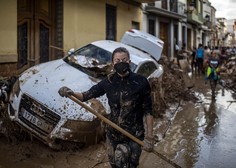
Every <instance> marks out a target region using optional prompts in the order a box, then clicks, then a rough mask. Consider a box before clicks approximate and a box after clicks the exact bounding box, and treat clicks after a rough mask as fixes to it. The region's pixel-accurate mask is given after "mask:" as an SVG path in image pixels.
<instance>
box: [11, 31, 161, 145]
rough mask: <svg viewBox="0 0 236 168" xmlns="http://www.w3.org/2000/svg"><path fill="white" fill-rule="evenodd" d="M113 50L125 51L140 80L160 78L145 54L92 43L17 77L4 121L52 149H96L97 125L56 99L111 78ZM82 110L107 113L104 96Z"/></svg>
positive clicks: (116, 44) (157, 67)
mask: <svg viewBox="0 0 236 168" xmlns="http://www.w3.org/2000/svg"><path fill="white" fill-rule="evenodd" d="M129 33H130V32H129ZM139 33H142V32H139ZM126 35H127V32H126V34H125V35H124V36H126ZM156 39H157V38H156ZM146 40H147V39H144V42H145V41H146ZM157 40H159V39H157ZM144 45H145V44H144ZM158 45H159V43H158ZM117 47H125V48H127V49H128V51H129V52H130V57H131V61H132V63H131V69H132V71H134V72H136V73H139V74H142V75H144V76H146V77H149V76H150V75H151V74H152V75H155V76H156V77H159V76H161V75H162V73H163V68H162V66H161V65H159V64H158V63H157V60H158V59H160V56H159V57H158V56H156V57H155V58H154V57H152V56H151V55H150V54H149V53H148V51H142V50H139V49H138V48H134V47H131V46H129V45H127V44H123V43H121V42H114V41H108V40H102V41H95V42H92V43H90V44H88V45H86V46H84V47H81V48H79V49H78V50H76V51H74V52H72V53H71V54H69V55H68V56H66V57H64V58H63V59H58V60H55V61H50V62H47V63H43V64H39V65H36V66H33V67H31V68H29V69H28V70H26V71H25V72H23V73H22V74H21V75H20V77H19V79H18V80H17V82H16V83H15V84H14V86H13V89H12V91H11V94H10V103H9V107H8V114H9V116H10V119H12V120H13V121H15V122H16V123H17V124H18V125H20V126H21V127H23V128H24V129H26V130H27V131H29V132H30V133H31V134H33V135H34V136H35V137H37V138H39V139H40V140H41V141H43V142H44V143H46V144H48V145H49V146H50V147H52V148H56V147H58V144H60V142H61V141H64V140H67V141H74V142H81V143H86V144H91V143H96V142H97V140H99V137H100V136H101V130H102V128H101V124H100V122H99V120H98V119H97V118H96V116H94V115H93V114H91V113H90V112H88V111H86V110H85V109H83V108H81V107H80V106H79V105H78V104H76V103H75V102H73V101H72V100H70V99H69V98H65V97H61V96H60V95H59V94H58V90H59V88H61V87H62V86H67V87H69V88H71V89H72V90H74V91H80V92H83V91H86V90H88V89H89V88H90V87H91V86H93V85H95V84H96V83H98V82H99V81H100V80H101V79H102V78H104V77H106V75H107V74H109V73H110V72H111V70H112V67H111V55H112V52H113V51H114V50H115V49H116V48H117ZM162 47H163V46H162ZM160 48H161V47H160V46H159V47H157V48H156V49H158V50H160ZM86 104H87V105H89V106H91V107H92V108H94V109H95V110H97V111H99V112H101V113H102V114H104V115H105V114H108V113H109V112H110V111H109V106H108V102H107V97H106V95H104V96H102V97H100V98H97V99H92V100H90V101H88V102H86Z"/></svg>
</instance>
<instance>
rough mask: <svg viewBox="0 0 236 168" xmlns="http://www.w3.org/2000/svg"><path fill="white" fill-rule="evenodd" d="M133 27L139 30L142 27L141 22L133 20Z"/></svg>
mask: <svg viewBox="0 0 236 168" xmlns="http://www.w3.org/2000/svg"><path fill="white" fill-rule="evenodd" d="M132 29H136V30H139V29H140V25H139V22H135V21H132Z"/></svg>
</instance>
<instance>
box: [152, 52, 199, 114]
mask: <svg viewBox="0 0 236 168" xmlns="http://www.w3.org/2000/svg"><path fill="white" fill-rule="evenodd" d="M159 63H160V64H161V65H162V66H163V68H164V73H163V75H162V79H156V78H151V79H149V82H150V85H151V88H152V99H153V111H154V116H155V117H162V116H163V115H164V113H165V111H166V109H167V108H169V106H170V105H171V104H175V103H180V102H181V101H182V100H184V101H195V100H197V98H196V96H195V95H194V91H193V90H192V88H189V87H188V86H187V85H186V82H185V80H184V75H186V74H185V73H186V72H184V71H183V70H182V69H180V68H179V66H178V65H177V64H175V63H173V62H171V61H169V60H168V58H167V57H166V56H162V57H161V59H160V61H159Z"/></svg>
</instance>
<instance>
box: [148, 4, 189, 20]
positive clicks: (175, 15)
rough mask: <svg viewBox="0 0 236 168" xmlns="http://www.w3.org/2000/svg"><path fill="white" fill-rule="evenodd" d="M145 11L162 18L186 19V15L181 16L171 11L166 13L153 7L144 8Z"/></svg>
mask: <svg viewBox="0 0 236 168" xmlns="http://www.w3.org/2000/svg"><path fill="white" fill-rule="evenodd" d="M145 11H147V12H150V13H153V14H156V15H162V16H166V17H170V18H174V19H185V18H186V15H181V14H179V13H176V12H171V11H168V10H165V9H162V8H157V7H154V6H146V7H145Z"/></svg>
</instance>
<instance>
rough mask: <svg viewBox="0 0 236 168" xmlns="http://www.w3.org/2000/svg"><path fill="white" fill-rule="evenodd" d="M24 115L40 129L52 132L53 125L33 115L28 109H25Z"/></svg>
mask: <svg viewBox="0 0 236 168" xmlns="http://www.w3.org/2000/svg"><path fill="white" fill-rule="evenodd" d="M23 117H24V118H25V119H26V120H28V121H29V122H31V123H32V124H34V125H35V126H37V127H39V128H40V129H42V130H44V131H46V132H51V130H52V128H53V126H52V125H49V124H47V123H46V122H45V121H44V120H42V119H40V118H38V117H36V116H34V115H32V114H31V113H29V112H28V111H26V110H23Z"/></svg>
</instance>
